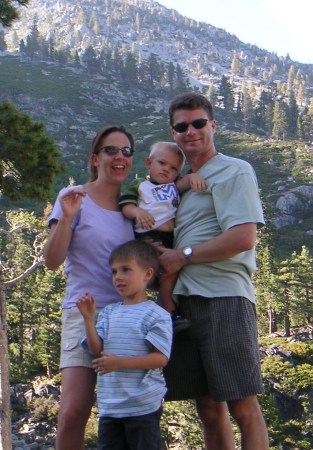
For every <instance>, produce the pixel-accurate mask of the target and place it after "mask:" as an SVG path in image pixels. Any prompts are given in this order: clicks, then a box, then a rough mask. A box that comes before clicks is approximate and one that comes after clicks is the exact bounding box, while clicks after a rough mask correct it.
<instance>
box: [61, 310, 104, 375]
mask: <svg viewBox="0 0 313 450" xmlns="http://www.w3.org/2000/svg"><path fill="white" fill-rule="evenodd" d="M99 311H100V308H99V309H97V314H96V316H98V313H99ZM85 336H86V332H85V323H84V319H83V316H82V315H81V313H80V312H79V310H78V308H76V307H74V308H67V309H63V310H62V336H61V358H60V368H61V369H64V368H65V367H90V368H92V365H91V362H92V360H93V359H94V357H93V356H92V355H91V354H89V353H88V352H86V350H84V349H83V347H82V346H81V341H82V339H83V338H84V337H85Z"/></svg>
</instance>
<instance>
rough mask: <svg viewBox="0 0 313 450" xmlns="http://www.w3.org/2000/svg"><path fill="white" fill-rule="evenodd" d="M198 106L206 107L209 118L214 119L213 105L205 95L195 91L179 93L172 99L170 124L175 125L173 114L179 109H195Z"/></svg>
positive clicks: (169, 112)
mask: <svg viewBox="0 0 313 450" xmlns="http://www.w3.org/2000/svg"><path fill="white" fill-rule="evenodd" d="M198 108H202V109H204V110H205V111H206V112H207V114H208V118H209V119H210V120H214V112H213V106H212V104H211V102H210V101H209V100H208V99H207V98H206V97H205V96H204V95H201V94H196V93H194V92H190V93H188V94H181V95H178V96H177V97H175V98H174V99H173V100H172V101H171V104H170V107H169V110H168V114H169V121H170V125H171V126H172V125H173V115H174V113H175V112H176V111H178V110H179V109H190V110H193V109H198Z"/></svg>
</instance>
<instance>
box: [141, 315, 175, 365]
mask: <svg viewBox="0 0 313 450" xmlns="http://www.w3.org/2000/svg"><path fill="white" fill-rule="evenodd" d="M164 313H165V314H164ZM172 338H173V325H172V319H171V316H170V314H168V313H167V312H166V311H162V314H160V315H159V317H158V319H156V320H154V322H153V324H152V325H151V327H150V329H149V331H148V333H147V336H146V341H148V342H149V343H150V344H151V345H153V347H155V348H156V349H157V350H159V351H160V352H161V353H163V354H164V355H165V356H166V357H167V358H169V357H170V353H171V346H172Z"/></svg>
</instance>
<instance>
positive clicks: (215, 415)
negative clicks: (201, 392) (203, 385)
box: [196, 397, 228, 424]
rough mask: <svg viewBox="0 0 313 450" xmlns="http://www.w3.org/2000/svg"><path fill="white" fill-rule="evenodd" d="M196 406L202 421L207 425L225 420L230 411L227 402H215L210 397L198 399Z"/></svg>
mask: <svg viewBox="0 0 313 450" xmlns="http://www.w3.org/2000/svg"><path fill="white" fill-rule="evenodd" d="M196 405H197V411H198V415H199V418H200V420H201V421H202V422H203V423H206V424H209V423H214V422H218V421H220V420H224V418H225V414H227V411H228V409H227V405H226V403H225V402H215V401H214V400H213V399H211V398H210V397H201V398H199V399H197V400H196Z"/></svg>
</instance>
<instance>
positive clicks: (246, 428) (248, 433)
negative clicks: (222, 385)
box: [228, 396, 269, 450]
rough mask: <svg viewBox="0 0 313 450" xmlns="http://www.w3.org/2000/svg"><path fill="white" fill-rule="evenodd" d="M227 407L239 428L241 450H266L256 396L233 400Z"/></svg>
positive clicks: (266, 434)
mask: <svg viewBox="0 0 313 450" xmlns="http://www.w3.org/2000/svg"><path fill="white" fill-rule="evenodd" d="M228 406H229V410H230V413H231V415H232V416H233V418H234V419H235V420H236V422H237V423H238V426H239V428H240V432H241V448H242V450H267V449H268V448H269V442H268V433H267V428H266V424H265V421H264V418H263V415H262V412H261V408H260V405H259V403H258V400H257V398H256V396H250V397H245V398H243V399H240V400H233V401H231V402H228Z"/></svg>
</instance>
